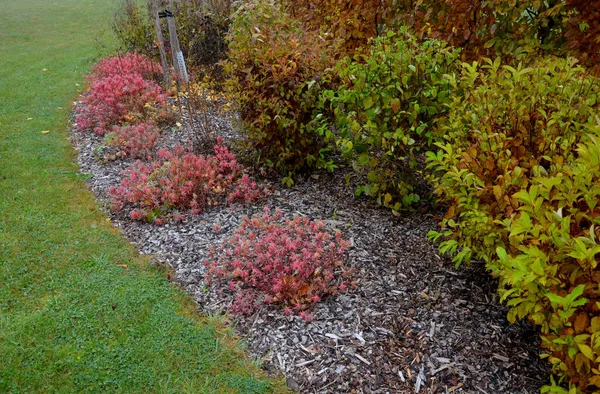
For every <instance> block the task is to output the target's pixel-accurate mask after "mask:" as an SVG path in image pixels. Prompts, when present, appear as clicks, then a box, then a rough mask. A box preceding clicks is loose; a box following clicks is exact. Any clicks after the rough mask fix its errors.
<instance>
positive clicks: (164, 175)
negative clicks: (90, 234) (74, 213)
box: [109, 140, 265, 224]
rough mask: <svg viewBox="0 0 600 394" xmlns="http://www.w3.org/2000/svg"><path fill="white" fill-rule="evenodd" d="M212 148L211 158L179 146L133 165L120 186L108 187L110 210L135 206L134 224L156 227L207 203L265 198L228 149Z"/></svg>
mask: <svg viewBox="0 0 600 394" xmlns="http://www.w3.org/2000/svg"><path fill="white" fill-rule="evenodd" d="M220 143H221V141H220V140H219V145H216V146H215V148H214V150H215V156H209V157H205V156H201V155H195V154H193V153H190V152H188V151H186V150H185V149H184V148H182V147H181V146H178V147H177V148H175V150H173V151H169V150H167V149H163V150H161V151H159V152H158V154H157V155H158V160H156V161H154V162H152V163H150V164H145V163H142V162H140V161H138V162H136V163H135V164H134V165H132V166H131V167H130V168H129V170H128V171H127V172H126V176H125V177H124V179H123V180H122V182H121V185H120V186H119V187H112V188H111V189H110V191H109V192H110V194H111V196H112V197H113V201H114V206H113V208H114V209H115V210H120V209H122V208H123V207H124V206H125V205H132V206H134V207H135V209H134V210H133V212H132V213H131V219H133V220H148V221H151V222H154V223H156V224H161V223H163V222H164V221H165V220H167V219H169V218H173V217H181V214H180V212H178V211H190V212H191V213H192V214H198V213H200V212H202V211H203V210H204V209H205V207H206V206H207V205H218V204H222V203H231V202H247V201H250V200H254V199H257V198H259V197H261V196H262V195H264V194H265V190H263V189H259V187H258V186H257V184H256V182H254V181H252V180H251V179H250V177H249V176H248V175H246V174H243V172H242V167H241V166H240V165H239V164H238V162H237V161H236V160H235V156H234V155H233V154H232V153H231V152H229V150H228V149H227V147H225V146H223V145H220Z"/></svg>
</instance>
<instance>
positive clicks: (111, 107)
mask: <svg viewBox="0 0 600 394" xmlns="http://www.w3.org/2000/svg"><path fill="white" fill-rule="evenodd" d="M81 104H82V106H81V108H80V109H79V111H78V113H77V116H76V118H75V122H76V123H77V127H78V129H79V130H87V129H92V130H93V131H94V132H95V133H97V134H99V135H104V134H106V133H107V132H108V131H110V129H111V127H112V126H114V125H117V126H118V125H122V124H124V123H139V122H148V121H155V122H158V123H160V122H164V121H166V120H169V119H171V118H172V115H171V113H170V111H169V109H168V108H167V103H166V95H165V94H164V93H163V91H162V89H161V87H160V86H159V85H158V84H157V83H156V82H153V81H149V80H146V79H144V78H143V77H142V76H141V75H140V74H118V75H113V76H108V77H104V78H92V80H91V84H90V88H89V90H88V91H87V92H86V93H84V95H83V99H82V100H81Z"/></svg>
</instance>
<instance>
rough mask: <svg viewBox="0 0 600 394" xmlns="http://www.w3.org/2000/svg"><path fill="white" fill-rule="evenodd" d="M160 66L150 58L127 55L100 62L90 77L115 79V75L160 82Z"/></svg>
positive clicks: (133, 54)
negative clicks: (138, 76) (134, 76)
mask: <svg viewBox="0 0 600 394" xmlns="http://www.w3.org/2000/svg"><path fill="white" fill-rule="evenodd" d="M162 72H163V70H162V67H161V65H160V64H158V63H157V62H155V61H154V60H152V59H150V58H149V57H148V56H145V55H141V54H138V53H126V54H124V55H120V56H111V57H107V58H104V59H100V60H98V63H96V65H94V67H93V68H92V72H91V73H90V75H89V78H91V79H101V78H106V77H114V76H115V75H131V74H134V75H140V76H142V78H144V79H154V80H156V81H159V80H160V79H161V77H162Z"/></svg>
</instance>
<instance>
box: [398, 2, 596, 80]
mask: <svg viewBox="0 0 600 394" xmlns="http://www.w3.org/2000/svg"><path fill="white" fill-rule="evenodd" d="M394 9H395V14H394V20H399V21H401V23H403V24H409V25H410V26H411V27H412V28H413V30H414V31H415V32H416V33H417V34H418V35H419V37H430V38H436V39H440V40H445V41H447V42H448V43H450V44H451V45H453V46H455V47H458V48H462V49H463V51H462V56H463V60H469V61H472V60H479V59H481V58H482V57H495V56H501V57H503V59H504V60H505V61H509V62H514V63H515V64H516V63H518V62H519V61H523V62H529V61H532V60H534V59H535V57H536V56H539V55H564V54H565V53H566V52H567V51H571V54H572V55H573V56H577V57H578V58H579V59H580V60H581V61H582V63H583V64H585V65H586V66H588V67H590V68H594V70H595V71H598V70H599V68H598V67H597V64H598V59H599V58H600V41H599V40H597V39H596V37H597V36H598V33H599V32H600V22H599V21H600V14H599V12H600V11H599V10H600V1H599V0H566V1H565V0H549V1H512V0H422V1H418V2H412V1H411V2H395V4H394Z"/></svg>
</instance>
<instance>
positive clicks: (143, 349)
mask: <svg viewBox="0 0 600 394" xmlns="http://www.w3.org/2000/svg"><path fill="white" fill-rule="evenodd" d="M0 6H1V9H2V12H1V13H0V26H1V29H0V357H1V360H0V392H2V393H5V392H8V393H12V392H14V393H17V392H28V393H29V392H96V393H99V392H107V391H108V392H115V391H117V392H161V393H162V392H174V393H175V392H177V393H180V392H196V393H212V392H215V393H227V392H242V393H264V392H282V391H284V389H283V388H282V387H283V386H282V384H281V382H279V381H277V382H273V381H270V380H268V379H267V378H266V377H265V376H264V375H263V374H262V373H260V372H259V370H258V369H257V368H256V366H255V365H254V364H253V363H252V362H251V361H249V360H248V358H247V357H245V355H244V354H243V353H242V351H241V350H240V349H239V347H237V345H236V342H235V339H234V338H233V337H232V335H231V333H230V332H229V331H228V330H227V329H224V328H223V327H222V326H221V325H220V324H219V323H218V322H215V321H214V320H211V319H202V318H199V317H196V316H195V309H194V305H193V302H192V301H191V299H189V298H188V297H187V296H185V295H184V294H183V293H182V292H181V291H179V290H178V289H177V288H176V287H175V286H174V285H173V284H171V283H169V282H168V281H167V279H166V278H165V273H164V272H161V270H160V269H158V268H152V267H151V266H149V264H148V262H147V260H145V259H143V258H140V257H138V256H137V253H136V250H134V248H133V247H131V246H130V245H129V244H128V243H126V242H125V241H124V240H123V239H122V237H121V236H120V234H119V233H118V232H117V231H115V230H113V229H112V228H111V226H110V223H109V222H108V220H107V218H106V216H104V215H103V214H102V213H101V212H99V210H98V207H97V205H96V203H95V201H94V199H93V196H92V195H91V193H90V192H89V191H87V190H86V188H85V185H84V183H83V181H82V180H81V179H79V178H80V177H79V176H78V175H77V167H76V166H75V165H74V152H73V149H72V148H71V146H70V144H69V142H68V139H67V138H68V116H69V110H70V106H71V102H72V100H73V99H74V98H75V97H76V94H77V90H78V89H81V88H80V87H78V86H77V85H76V84H81V85H83V81H82V78H81V77H82V75H83V74H85V72H86V71H87V70H88V69H89V67H90V65H91V64H92V62H93V61H94V59H95V58H97V57H98V56H99V55H100V53H101V46H100V45H98V42H97V37H101V36H102V35H103V29H104V33H106V28H107V26H108V22H109V20H110V17H111V14H112V12H113V9H114V2H113V1H98V0H18V1H15V0H10V1H9V0H0ZM43 130H48V131H50V133H48V134H42V131H43Z"/></svg>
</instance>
